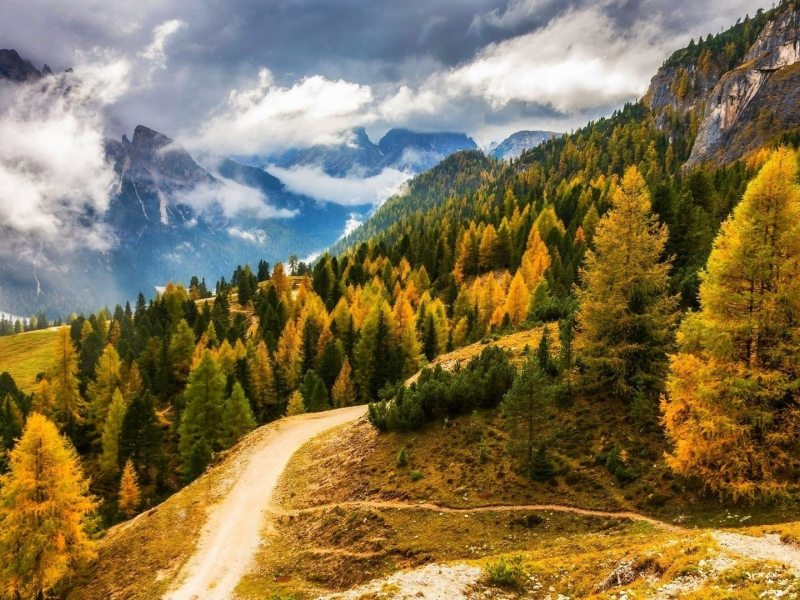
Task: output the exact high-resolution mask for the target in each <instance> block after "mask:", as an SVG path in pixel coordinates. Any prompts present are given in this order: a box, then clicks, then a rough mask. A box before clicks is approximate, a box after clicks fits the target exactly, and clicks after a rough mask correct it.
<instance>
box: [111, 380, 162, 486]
mask: <svg viewBox="0 0 800 600" xmlns="http://www.w3.org/2000/svg"><path fill="white" fill-rule="evenodd" d="M162 437H163V436H162V431H161V425H160V423H159V420H158V415H156V408H155V400H154V398H153V395H152V394H151V393H150V391H149V390H147V391H145V392H142V393H140V394H137V395H136V396H134V397H133V398H132V399H131V402H130V404H129V405H128V408H127V409H126V411H125V418H123V420H122V435H121V438H120V443H121V447H120V456H121V457H122V458H129V459H130V460H132V461H133V466H134V468H135V469H136V470H140V469H143V470H144V477H145V481H147V480H148V479H147V478H148V470H149V468H150V465H151V464H152V462H153V459H154V458H155V455H156V453H157V452H158V448H159V446H160V445H161V440H162Z"/></svg>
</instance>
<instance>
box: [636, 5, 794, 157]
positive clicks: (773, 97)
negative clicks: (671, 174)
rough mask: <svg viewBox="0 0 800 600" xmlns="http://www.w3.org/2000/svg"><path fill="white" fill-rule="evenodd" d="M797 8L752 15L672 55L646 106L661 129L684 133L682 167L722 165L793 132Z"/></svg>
mask: <svg viewBox="0 0 800 600" xmlns="http://www.w3.org/2000/svg"><path fill="white" fill-rule="evenodd" d="M798 63H800V11H798V10H796V9H795V8H793V7H789V8H788V9H784V7H779V8H778V9H776V10H774V11H770V12H769V13H765V12H763V11H759V12H758V13H757V15H756V16H755V17H754V18H752V19H745V20H744V21H742V22H740V23H738V24H737V25H736V26H734V27H733V28H731V29H730V30H728V31H726V32H723V33H721V34H719V35H717V36H716V37H714V36H711V35H709V37H708V38H706V40H702V39H701V40H700V42H699V43H697V44H692V45H690V46H689V47H688V48H686V49H683V50H681V51H679V52H676V53H675V54H674V55H673V56H672V57H671V58H670V59H669V60H668V61H667V62H666V63H665V65H664V66H663V67H662V68H661V69H659V71H658V73H657V74H656V76H655V77H654V78H653V80H652V82H651V84H650V88H649V90H648V93H647V95H646V96H645V102H646V103H647V104H648V105H649V107H650V109H651V111H652V112H653V115H654V118H655V119H656V122H657V124H658V125H659V127H661V128H662V129H666V130H674V129H675V128H676V127H677V128H680V129H687V128H688V129H689V130H690V132H691V134H692V135H691V136H690V139H689V140H688V142H689V143H690V144H691V154H690V156H689V158H688V160H687V161H686V167H687V168H692V167H696V166H699V165H702V164H704V163H711V164H713V165H717V166H719V165H726V164H730V163H733V162H735V161H737V160H739V159H742V158H746V157H747V156H748V155H750V154H751V153H753V152H754V151H756V150H758V149H759V148H761V147H763V146H765V145H769V144H771V143H774V142H776V141H780V140H782V139H786V135H787V134H792V132H793V131H795V130H797V128H798V127H800V108H798V107H799V106H800V65H799V64H798Z"/></svg>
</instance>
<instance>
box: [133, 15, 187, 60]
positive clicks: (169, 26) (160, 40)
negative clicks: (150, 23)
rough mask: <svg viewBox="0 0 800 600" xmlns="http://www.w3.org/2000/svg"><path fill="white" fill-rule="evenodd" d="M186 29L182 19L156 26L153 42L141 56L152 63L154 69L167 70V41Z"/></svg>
mask: <svg viewBox="0 0 800 600" xmlns="http://www.w3.org/2000/svg"><path fill="white" fill-rule="evenodd" d="M184 27H186V23H184V22H183V21H181V20H180V19H171V20H169V21H164V22H163V23H161V24H160V25H156V26H155V27H154V28H153V41H152V42H150V44H148V45H147V46H146V47H145V48H144V50H142V51H141V52H140V53H139V56H141V57H142V58H144V59H145V60H147V61H150V62H151V63H152V64H153V68H159V69H165V68H166V67H167V55H166V46H167V41H169V38H171V37H172V36H173V35H175V34H176V33H177V32H178V31H180V30H181V29H183V28H184Z"/></svg>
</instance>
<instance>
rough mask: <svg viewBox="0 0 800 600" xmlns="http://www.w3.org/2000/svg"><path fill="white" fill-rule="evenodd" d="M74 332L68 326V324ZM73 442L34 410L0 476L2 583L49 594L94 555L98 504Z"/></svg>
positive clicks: (13, 589) (16, 593)
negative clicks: (90, 529) (90, 523)
mask: <svg viewBox="0 0 800 600" xmlns="http://www.w3.org/2000/svg"><path fill="white" fill-rule="evenodd" d="M67 333H69V330H67ZM88 490H89V483H88V481H86V480H85V479H84V477H83V474H82V472H81V469H80V465H79V462H78V456H77V454H76V452H75V449H74V448H73V447H72V444H70V442H69V441H68V440H67V439H66V438H63V437H61V435H59V433H58V430H57V429H56V427H55V425H54V424H53V423H52V422H50V421H48V420H47V418H46V417H44V416H43V415H40V414H38V413H32V414H31V415H30V416H29V417H28V421H27V423H26V424H25V430H24V432H23V434H22V437H21V438H20V440H19V442H18V443H17V445H16V447H15V448H14V450H12V451H11V455H10V468H9V471H8V473H7V474H6V475H4V476H3V477H2V478H0V589H2V590H3V593H5V594H8V595H9V596H11V597H12V598H37V599H38V598H44V596H45V594H47V593H48V592H49V591H51V590H52V589H53V586H55V585H56V584H57V583H58V582H59V580H61V579H62V578H63V577H65V576H66V575H68V574H69V573H70V572H71V571H73V570H74V569H75V567H76V565H77V564H78V563H79V562H81V561H82V560H85V559H89V558H91V557H92V556H93V544H92V542H91V541H90V539H89V537H88V536H87V533H86V530H87V516H88V515H89V513H90V512H92V511H93V510H94V508H95V502H94V500H93V498H92V497H91V496H90V495H89V491H88Z"/></svg>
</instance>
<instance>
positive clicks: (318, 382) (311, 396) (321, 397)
mask: <svg viewBox="0 0 800 600" xmlns="http://www.w3.org/2000/svg"><path fill="white" fill-rule="evenodd" d="M300 393H301V394H302V396H303V405H304V406H305V407H306V412H320V411H323V410H328V408H330V406H329V404H328V390H327V389H326V388H325V383H324V382H323V381H322V379H320V378H319V376H318V375H317V374H316V373H315V372H314V371H313V370H310V371H306V376H305V377H304V378H303V385H302V386H300Z"/></svg>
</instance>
